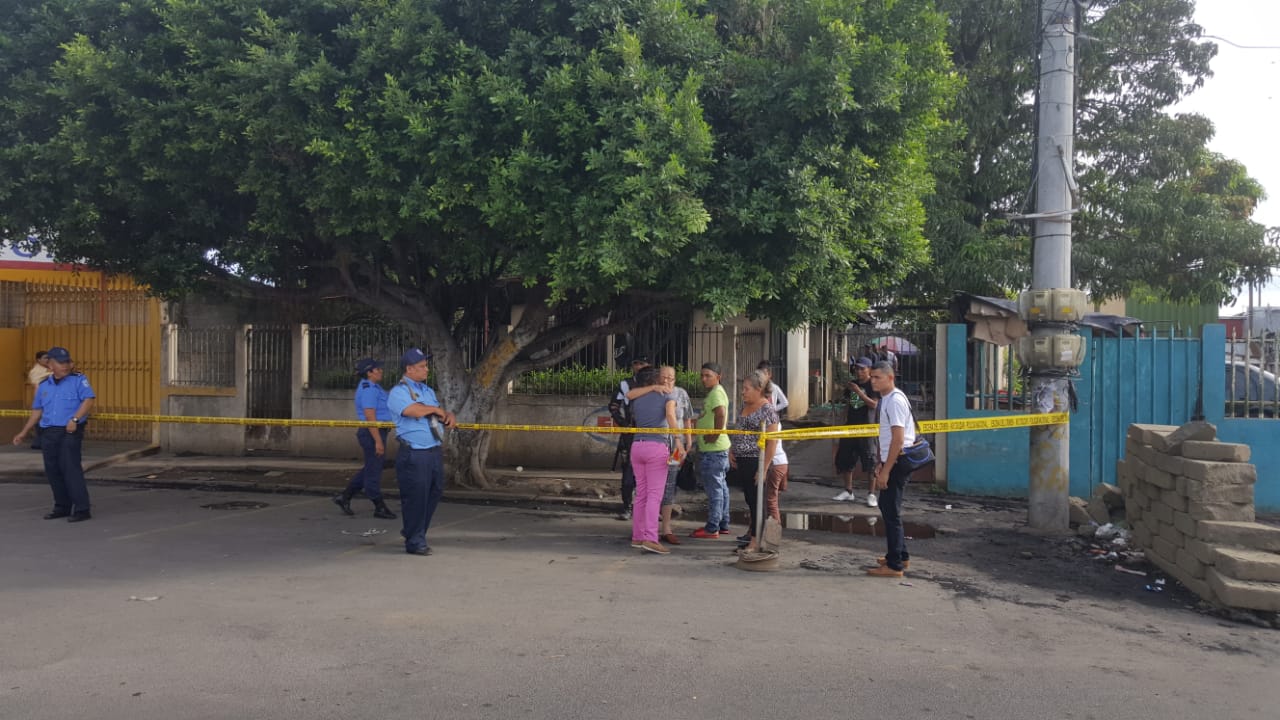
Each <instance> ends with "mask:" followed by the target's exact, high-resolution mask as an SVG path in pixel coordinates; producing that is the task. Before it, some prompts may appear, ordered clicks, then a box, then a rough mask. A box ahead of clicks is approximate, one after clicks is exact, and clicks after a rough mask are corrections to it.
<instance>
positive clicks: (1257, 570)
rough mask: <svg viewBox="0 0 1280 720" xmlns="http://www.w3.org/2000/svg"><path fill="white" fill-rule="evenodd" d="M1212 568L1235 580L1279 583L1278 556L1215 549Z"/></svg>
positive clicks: (1230, 549)
mask: <svg viewBox="0 0 1280 720" xmlns="http://www.w3.org/2000/svg"><path fill="white" fill-rule="evenodd" d="M1213 555H1214V558H1213V566H1214V567H1216V568H1218V571H1219V572H1221V573H1222V574H1223V575H1225V576H1227V577H1230V578H1235V579H1236V580H1254V581H1258V582H1270V583H1280V554H1277V553H1269V552H1263V551H1261V550H1249V549H1247V548H1232V547H1215V548H1214V549H1213Z"/></svg>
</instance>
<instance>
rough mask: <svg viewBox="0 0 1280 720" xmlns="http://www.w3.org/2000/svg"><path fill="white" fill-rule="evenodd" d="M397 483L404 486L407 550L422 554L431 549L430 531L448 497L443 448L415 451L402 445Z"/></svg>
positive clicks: (402, 506)
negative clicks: (437, 510) (418, 551)
mask: <svg viewBox="0 0 1280 720" xmlns="http://www.w3.org/2000/svg"><path fill="white" fill-rule="evenodd" d="M396 482H397V483H399V484H400V517H401V518H402V519H403V521H404V549H405V550H421V549H422V548H425V547H426V546H427V528H429V527H431V516H432V515H435V514H436V506H437V505H439V504H440V497H441V496H442V495H444V454H443V453H442V452H441V451H440V448H439V447H438V446H437V447H433V448H431V449H430V450H414V449H412V448H410V447H408V446H406V445H401V446H400V452H399V453H397V454H396Z"/></svg>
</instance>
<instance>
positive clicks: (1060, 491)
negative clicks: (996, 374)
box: [1020, 0, 1086, 531]
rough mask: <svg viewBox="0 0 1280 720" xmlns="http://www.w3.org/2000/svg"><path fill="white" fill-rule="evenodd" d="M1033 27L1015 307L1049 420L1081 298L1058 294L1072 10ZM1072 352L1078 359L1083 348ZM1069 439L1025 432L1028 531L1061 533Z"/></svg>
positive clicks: (1065, 246)
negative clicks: (1025, 271)
mask: <svg viewBox="0 0 1280 720" xmlns="http://www.w3.org/2000/svg"><path fill="white" fill-rule="evenodd" d="M1040 25H1041V27H1042V28H1043V31H1042V32H1043V38H1042V42H1041V49H1040V95H1039V100H1038V107H1037V111H1038V114H1039V135H1038V137H1037V138H1036V148H1037V153H1036V155H1037V167H1036V169H1035V172H1036V180H1035V187H1036V211H1035V214H1034V215H1033V216H1032V217H1033V218H1034V219H1035V250H1034V255H1033V258H1034V259H1033V263H1032V269H1031V288H1032V292H1031V293H1026V294H1024V297H1023V301H1022V302H1021V303H1020V304H1021V306H1022V308H1023V316H1024V318H1025V319H1027V320H1028V321H1029V323H1030V325H1031V337H1030V338H1026V340H1028V341H1029V342H1027V343H1025V344H1024V346H1023V347H1024V348H1028V351H1026V352H1023V360H1024V363H1026V364H1028V365H1030V370H1031V397H1032V403H1033V405H1034V407H1035V412H1039V413H1049V412H1066V411H1067V410H1068V408H1069V401H1068V394H1067V393H1068V389H1067V388H1068V376H1069V374H1070V373H1071V372H1073V371H1074V369H1075V367H1076V366H1078V364H1079V363H1078V362H1077V359H1076V358H1074V357H1072V358H1068V356H1067V353H1068V352H1070V351H1071V350H1070V348H1071V347H1072V346H1073V342H1074V341H1072V340H1071V339H1070V338H1066V337H1061V336H1066V335H1070V336H1072V337H1077V336H1076V335H1075V326H1074V321H1075V320H1077V319H1078V318H1079V314H1080V313H1081V312H1083V309H1084V304H1085V302H1086V300H1085V299H1084V298H1083V297H1082V295H1079V294H1072V293H1070V292H1067V293H1062V292H1061V291H1063V290H1068V291H1069V290H1070V288H1071V216H1072V214H1073V213H1074V211H1075V205H1076V203H1075V196H1076V184H1075V177H1074V162H1073V159H1074V140H1075V138H1074V136H1073V134H1074V132H1075V60H1076V58H1075V4H1074V3H1073V2H1072V0H1041V23H1040ZM1036 291H1057V292H1049V293H1044V292H1041V293H1037V292H1036ZM1028 296H1030V298H1028ZM1076 298H1079V299H1078V300H1077V299H1076ZM1077 304H1078V307H1071V306H1073V305H1077ZM1064 311H1065V312H1064ZM1075 347H1076V348H1077V350H1078V351H1079V355H1080V356H1081V357H1082V356H1083V348H1082V347H1080V346H1078V345H1076V346H1075ZM1072 363H1075V364H1074V365H1073V364H1072ZM1069 435H1070V433H1069V430H1068V427H1067V426H1066V425H1047V426H1041V427H1033V428H1031V468H1030V475H1031V486H1030V489H1029V492H1028V498H1029V500H1030V502H1029V508H1028V513H1027V521H1028V523H1029V524H1030V526H1031V527H1032V528H1034V529H1037V530H1046V531H1056V530H1064V531H1065V530H1067V529H1068V498H1069V492H1070V491H1069V488H1068V486H1069V479H1070V465H1069V459H1068V456H1069V452H1068V451H1069V448H1070V436H1069Z"/></svg>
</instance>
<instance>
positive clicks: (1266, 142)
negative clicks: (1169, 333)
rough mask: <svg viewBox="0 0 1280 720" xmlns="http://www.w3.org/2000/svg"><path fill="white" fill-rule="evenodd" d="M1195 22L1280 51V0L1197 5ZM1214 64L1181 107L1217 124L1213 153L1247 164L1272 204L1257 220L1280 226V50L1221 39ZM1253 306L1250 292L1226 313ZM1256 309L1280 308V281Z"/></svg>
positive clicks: (1210, 31)
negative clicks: (1279, 132) (1278, 132)
mask: <svg viewBox="0 0 1280 720" xmlns="http://www.w3.org/2000/svg"><path fill="white" fill-rule="evenodd" d="M1195 18H1196V23H1197V24H1199V25H1200V26H1201V27H1203V28H1204V32H1205V34H1206V35H1217V36H1218V37H1221V38H1226V39H1227V40H1230V41H1232V42H1234V43H1237V44H1239V45H1270V46H1280V2H1277V1H1276V0H1197V2H1196V13H1195ZM1214 42H1216V43H1217V44H1218V56H1217V57H1216V58H1214V60H1213V66H1212V67H1213V77H1211V78H1209V79H1208V80H1207V81H1206V82H1205V85H1204V87H1202V88H1201V89H1200V90H1198V91H1196V92H1195V93H1193V94H1192V95H1191V97H1189V98H1188V99H1187V100H1186V101H1184V102H1183V103H1181V104H1180V105H1178V107H1177V108H1176V109H1175V112H1176V111H1186V112H1196V113H1199V114H1201V115H1204V116H1205V117H1207V118H1209V119H1210V120H1212V121H1213V124H1214V126H1215V127H1216V129H1217V134H1216V136H1215V137H1214V139H1213V140H1212V141H1210V143H1209V147H1210V149H1212V150H1214V151H1216V152H1219V153H1222V154H1223V155H1226V156H1227V157H1229V158H1232V159H1235V160H1238V161H1240V162H1242V163H1244V165H1245V167H1247V168H1248V169H1249V174H1250V175H1251V176H1253V177H1254V178H1255V179H1257V180H1258V181H1259V182H1261V183H1262V186H1263V187H1264V188H1266V190H1267V194H1268V195H1269V196H1270V197H1269V199H1267V200H1266V201H1264V202H1263V203H1262V205H1260V206H1259V207H1258V210H1257V212H1255V213H1254V216H1253V219H1254V220H1256V221H1258V222H1260V223H1262V224H1263V225H1267V226H1274V225H1280V142H1278V141H1277V140H1276V139H1275V138H1274V132H1273V130H1272V128H1274V127H1275V124H1276V119H1277V116H1280V84H1277V78H1278V77H1280V50H1243V49H1240V48H1236V47H1232V46H1231V45H1228V44H1227V43H1225V42H1222V41H1221V40H1214ZM1247 304H1248V294H1247V292H1246V293H1245V294H1244V295H1242V296H1241V297H1240V298H1239V299H1238V300H1237V301H1236V304H1235V305H1234V306H1229V307H1224V308H1223V313H1224V314H1232V315H1234V314H1238V313H1241V312H1243V311H1244V309H1245V307H1246V306H1247ZM1254 305H1255V306H1256V305H1276V306H1280V279H1273V280H1272V281H1271V283H1270V284H1269V285H1267V286H1265V287H1264V288H1262V301H1261V302H1259V301H1258V300H1257V299H1255V300H1254Z"/></svg>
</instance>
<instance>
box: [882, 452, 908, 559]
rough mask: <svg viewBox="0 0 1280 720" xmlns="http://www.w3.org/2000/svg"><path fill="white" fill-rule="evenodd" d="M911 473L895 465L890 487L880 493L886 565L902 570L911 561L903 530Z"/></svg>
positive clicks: (899, 465) (891, 474)
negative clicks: (903, 515)
mask: <svg viewBox="0 0 1280 720" xmlns="http://www.w3.org/2000/svg"><path fill="white" fill-rule="evenodd" d="M909 479H911V471H910V470H908V469H906V468H905V467H903V464H902V463H901V462H896V463H894V464H893V469H892V470H890V471H889V487H887V488H885V489H884V490H881V491H880V517H882V518H884V538H885V542H886V543H887V544H888V546H889V547H888V549H887V551H886V552H885V554H884V561H885V565H888V566H889V567H891V568H893V569H894V570H901V569H902V563H903V561H904V560H910V559H911V554H910V553H908V552H907V537H906V533H905V532H903V530H902V496H903V495H904V494H905V493H906V491H907V480H909Z"/></svg>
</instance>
